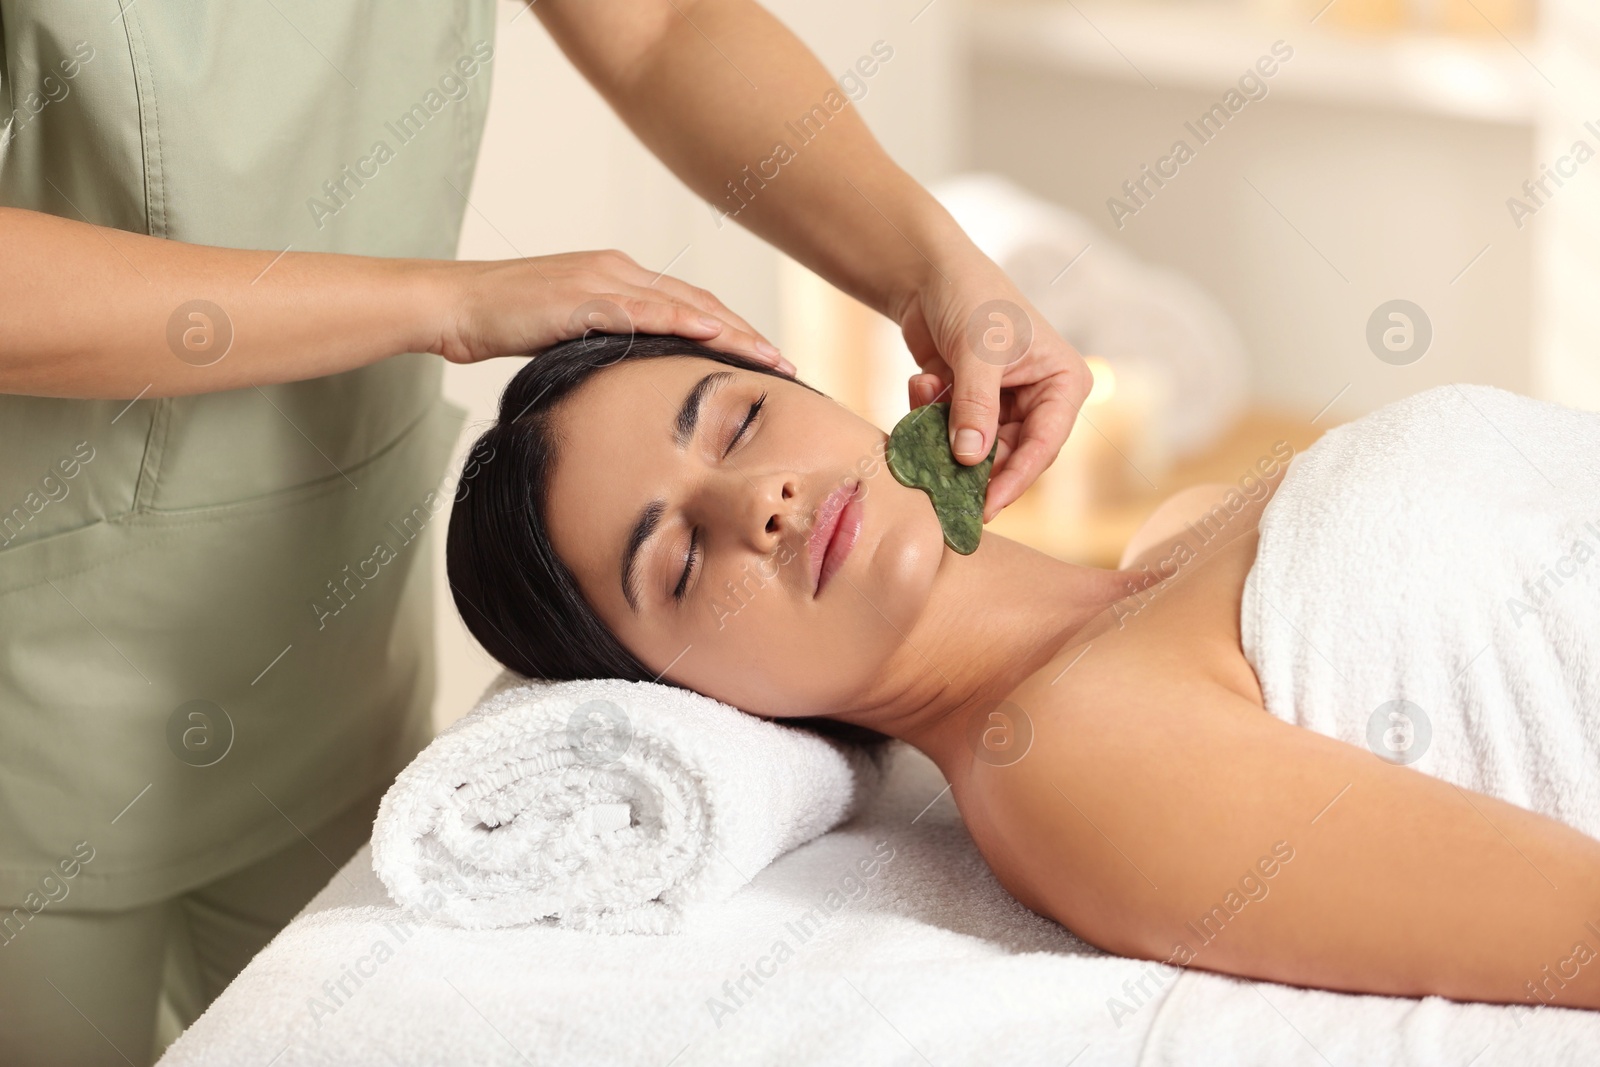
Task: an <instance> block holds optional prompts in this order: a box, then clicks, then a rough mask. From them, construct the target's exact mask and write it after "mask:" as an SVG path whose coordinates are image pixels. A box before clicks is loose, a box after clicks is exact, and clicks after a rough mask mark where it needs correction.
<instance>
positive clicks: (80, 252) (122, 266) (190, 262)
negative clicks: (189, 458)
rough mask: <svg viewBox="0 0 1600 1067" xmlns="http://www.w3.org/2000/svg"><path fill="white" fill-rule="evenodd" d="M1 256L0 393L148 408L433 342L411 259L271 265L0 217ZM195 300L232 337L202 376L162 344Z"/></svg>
mask: <svg viewBox="0 0 1600 1067" xmlns="http://www.w3.org/2000/svg"><path fill="white" fill-rule="evenodd" d="M0 249H3V250H4V251H3V252H0V393H16V394H25V395H34V396H60V397H102V398H118V397H134V396H138V395H140V394H141V393H142V394H143V395H144V396H147V397H158V396H181V395H186V394H191V393H204V392H214V391H218V390H222V389H234V388H240V387H244V386H249V385H264V384H268V383H277V382H287V381H299V380H301V379H305V378H314V377H320V376H322V375H326V374H335V373H338V372H340V371H346V370H352V369H354V368H356V367H361V366H365V365H367V364H369V363H375V362H377V361H378V360H380V359H383V358H385V357H387V356H392V355H396V354H398V353H401V352H407V351H414V350H416V348H417V346H418V344H419V343H420V342H422V341H424V340H425V339H426V338H427V337H428V335H429V329H430V326H431V328H432V329H433V331H434V333H435V334H436V333H437V326H438V322H437V317H436V316H434V317H432V318H430V315H431V309H432V308H433V307H436V305H437V300H436V299H434V298H433V296H432V289H430V285H431V283H430V282H429V281H428V280H427V278H426V274H425V272H423V271H420V270H419V269H418V263H419V261H408V260H393V259H378V258H369V257H364V256H341V255H327V254H311V253H300V254H296V253H290V254H288V255H286V256H284V257H283V258H282V259H280V260H278V261H277V262H276V263H274V262H273V259H274V257H275V256H276V255H277V253H275V252H262V251H244V250H239V249H231V248H212V247H209V246H205V245H192V244H184V243H182V242H178V241H168V240H162V239H159V238H155V237H149V236H145V235H143V234H134V233H128V232H125V231H122V230H114V229H108V228H105V227H95V226H90V225H89V224H87V223H82V222H75V221H72V220H68V219H62V218H57V217H55V216H53V215H47V214H42V213H39V212H34V211H23V210H18V209H11V208H0ZM269 265H270V266H269ZM263 272H265V273H263ZM196 299H204V300H207V301H210V302H211V303H213V304H215V305H217V306H218V307H220V308H221V309H222V310H223V313H224V314H225V315H226V318H227V323H226V326H227V328H231V330H232V332H233V341H232V344H231V347H229V349H228V350H227V352H226V355H225V356H223V358H221V359H220V360H218V361H217V362H215V363H211V364H210V365H209V366H197V365H195V363H197V362H203V361H204V360H205V359H206V358H207V356H206V354H205V351H204V349H203V348H202V349H201V350H200V351H198V352H193V351H189V352H186V353H185V354H186V355H187V356H188V359H189V361H186V360H185V359H184V358H180V356H179V355H178V353H177V352H175V351H174V350H173V348H172V346H171V345H170V344H169V338H168V334H169V322H170V320H171V319H172V318H173V315H174V313H175V312H178V310H179V309H180V308H181V307H183V305H185V304H187V303H188V302H190V301H192V300H196ZM183 320H184V324H185V328H187V327H189V326H192V325H194V324H196V323H197V322H198V321H199V320H189V319H188V318H187V317H186V315H185V316H183ZM213 325H218V324H213Z"/></svg>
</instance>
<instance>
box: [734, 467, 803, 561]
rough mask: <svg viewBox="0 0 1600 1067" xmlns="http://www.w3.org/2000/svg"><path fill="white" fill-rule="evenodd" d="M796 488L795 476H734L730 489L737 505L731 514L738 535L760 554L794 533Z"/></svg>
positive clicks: (778, 474) (779, 474)
mask: <svg viewBox="0 0 1600 1067" xmlns="http://www.w3.org/2000/svg"><path fill="white" fill-rule="evenodd" d="M797 486H798V481H797V480H796V479H795V478H794V477H793V476H792V475H789V474H785V473H781V472H771V473H767V474H754V473H750V472H746V473H745V475H744V476H742V477H741V476H740V475H738V474H735V475H734V476H733V479H732V480H731V481H730V482H729V483H728V489H729V491H730V493H732V494H734V496H735V499H736V501H737V502H736V503H734V504H733V506H731V507H730V508H729V509H728V514H729V515H730V516H732V517H733V518H734V521H735V522H736V523H737V528H736V530H735V533H736V535H737V536H738V537H739V538H740V539H741V540H744V541H747V542H748V543H749V544H750V546H751V547H752V548H754V549H756V550H757V551H761V552H770V551H771V550H773V549H774V548H776V547H777V546H778V544H779V542H781V541H782V540H783V539H784V538H786V537H788V536H789V535H790V534H791V533H792V532H793V527H794V522H795V519H794V516H795V508H796V505H797V503H798V497H797V495H796V494H797Z"/></svg>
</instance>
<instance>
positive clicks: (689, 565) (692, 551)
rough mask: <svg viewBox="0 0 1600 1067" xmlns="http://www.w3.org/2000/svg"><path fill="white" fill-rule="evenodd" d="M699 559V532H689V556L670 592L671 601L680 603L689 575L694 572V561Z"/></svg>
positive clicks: (684, 560)
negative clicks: (676, 583) (675, 585)
mask: <svg viewBox="0 0 1600 1067" xmlns="http://www.w3.org/2000/svg"><path fill="white" fill-rule="evenodd" d="M699 557H700V531H699V529H698V528H697V529H694V530H690V531H689V554H688V555H687V556H685V557H684V559H683V574H682V575H681V576H680V577H679V578H678V585H677V588H675V589H674V590H673V591H672V599H673V600H679V601H681V600H682V599H683V594H684V590H686V589H688V588H689V574H690V572H691V571H693V570H694V563H695V560H696V559H698V558H699Z"/></svg>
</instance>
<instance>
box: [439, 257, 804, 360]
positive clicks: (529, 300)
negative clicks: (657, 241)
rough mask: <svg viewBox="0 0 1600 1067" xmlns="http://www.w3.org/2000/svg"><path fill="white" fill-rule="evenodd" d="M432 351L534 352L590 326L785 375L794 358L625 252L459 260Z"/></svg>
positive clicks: (445, 281)
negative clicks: (673, 341) (661, 338)
mask: <svg viewBox="0 0 1600 1067" xmlns="http://www.w3.org/2000/svg"><path fill="white" fill-rule="evenodd" d="M439 277H440V279H441V283H442V285H443V291H444V293H445V299H444V303H443V305H442V308H441V321H440V325H439V333H438V340H437V342H436V343H435V344H434V345H432V346H431V348H430V351H432V352H434V353H436V354H437V355H441V356H443V357H444V358H445V359H447V360H449V361H450V362H452V363H476V362H478V361H479V360H484V359H491V358H493V357H495V356H508V355H524V354H527V353H529V352H536V351H538V350H540V349H542V348H545V347H548V346H549V345H553V344H555V343H556V342H558V341H565V340H568V339H570V338H574V337H582V336H584V335H585V334H586V333H589V332H599V333H659V334H676V335H678V336H680V337H687V338H690V339H691V340H695V341H699V342H700V343H702V344H704V345H706V346H708V347H710V348H716V349H719V350H721V351H725V352H734V353H737V354H739V355H744V356H749V357H750V358H752V359H755V360H759V361H760V362H762V363H765V364H767V365H769V366H772V367H776V368H778V369H779V370H781V371H783V372H784V373H785V374H793V373H794V365H793V364H792V363H790V362H789V361H788V360H786V359H784V358H783V357H782V355H780V354H779V352H778V349H777V348H776V347H775V346H774V345H772V343H771V342H769V341H768V340H767V339H766V338H765V337H762V336H761V334H759V333H757V332H756V330H755V329H754V327H752V326H751V325H750V324H749V323H748V322H746V321H744V319H742V318H740V317H739V316H738V315H735V314H734V313H733V312H732V311H729V310H728V308H727V307H726V306H725V305H724V304H723V303H722V301H720V300H718V299H717V298H716V297H715V296H713V295H711V294H710V293H709V292H707V291H706V290H704V289H697V288H695V287H694V286H692V285H689V284H688V283H686V282H683V281H680V280H678V279H677V278H673V277H670V276H668V275H666V274H658V273H656V272H655V271H650V270H646V269H645V268H644V267H641V266H640V265H639V264H638V263H636V262H634V261H633V259H632V258H631V257H629V256H627V255H625V254H624V253H622V252H616V251H604V252H568V253H563V254H561V255H554V256H532V257H528V258H525V259H507V260H493V261H488V262H467V263H451V264H448V265H446V266H445V269H444V272H443V273H442V275H440V276H439Z"/></svg>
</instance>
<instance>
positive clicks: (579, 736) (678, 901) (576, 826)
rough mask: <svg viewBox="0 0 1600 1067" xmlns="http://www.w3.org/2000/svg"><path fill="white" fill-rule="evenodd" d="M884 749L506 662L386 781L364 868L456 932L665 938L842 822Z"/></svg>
mask: <svg viewBox="0 0 1600 1067" xmlns="http://www.w3.org/2000/svg"><path fill="white" fill-rule="evenodd" d="M885 749H886V746H885V745H883V744H870V745H857V744H848V743H845V742H841V741H835V740H833V739H831V738H825V737H821V736H819V735H817V734H815V733H812V732H810V731H807V730H802V729H797V728H795V727H791V726H782V725H778V724H776V723H772V722H767V721H765V720H762V719H758V718H756V717H754V716H751V715H747V714H745V713H744V712H741V711H739V710H738V709H736V708H732V707H729V706H728V705H726V704H722V703H720V702H718V701H715V700H712V699H710V698H709V697H704V696H701V695H699V694H697V693H692V692H687V691H685V690H682V689H677V688H674V687H672V686H667V685H660V684H656V683H653V682H624V681H619V680H616V679H606V680H599V681H583V682H557V683H550V682H530V681H528V680H527V679H524V678H521V677H519V676H517V675H514V674H511V673H510V672H509V671H507V672H503V673H502V674H501V675H500V676H499V677H498V678H497V679H496V680H495V682H494V683H493V684H492V685H491V686H490V687H489V689H488V690H487V691H486V692H485V694H484V696H483V699H481V700H480V701H479V703H478V705H477V706H476V707H475V708H474V709H473V710H472V711H471V712H469V713H468V714H467V715H466V716H464V717H463V718H462V719H460V720H459V721H458V722H456V723H454V724H452V725H451V726H449V727H448V728H446V729H445V730H443V731H441V732H440V734H439V736H438V737H436V738H435V739H434V740H433V742H432V743H431V744H429V745H428V747H427V748H426V749H424V750H423V751H422V752H421V753H419V754H418V755H417V758H416V759H415V760H413V761H412V763H411V765H410V766H408V767H407V768H406V769H405V770H404V771H402V772H401V773H400V775H399V777H398V778H396V779H395V783H394V785H392V786H390V788H389V791H388V793H386V794H385V795H384V798H383V802H382V804H381V805H380V806H379V809H378V818H377V821H376V823H375V824H374V826H373V833H372V866H373V870H374V871H375V872H376V873H377V875H378V877H379V879H381V880H382V882H383V884H384V885H385V886H386V887H387V888H388V890H389V893H390V895H391V896H392V897H393V898H394V900H395V903H397V904H399V905H401V906H403V907H406V908H408V909H409V910H411V911H413V912H415V913H418V914H420V915H423V916H426V917H429V918H433V919H437V920H440V921H443V922H446V923H451V924H453V925H457V926H463V927H469V928H485V927H500V926H510V925H514V924H517V923H528V922H536V921H541V920H543V921H547V922H551V923H554V924H556V925H560V926H566V927H572V928H576V929H583V930H594V931H601V932H608V933H671V932H674V931H677V930H679V929H682V928H683V926H684V925H685V923H686V922H688V921H690V919H691V918H692V916H693V915H694V914H695V913H696V912H697V911H699V910H701V909H705V908H710V907H713V906H715V905H716V904H717V903H719V902H721V901H724V900H726V899H727V898H728V897H730V896H732V895H733V893H734V892H736V891H737V890H738V889H740V888H741V887H743V886H744V885H745V884H747V883H748V882H749V881H750V880H751V879H752V878H753V877H755V875H756V874H757V873H758V872H759V871H760V870H761V869H762V868H764V867H765V866H766V865H767V864H769V863H771V862H772V861H773V860H774V859H776V858H777V857H779V856H781V855H783V854H784V853H785V852H788V851H789V850H790V849H793V848H797V847H798V846H800V845H803V844H805V843H806V842H807V841H810V840H811V839H812V838H814V837H817V836H819V835H821V834H824V833H826V832H828V831H829V830H831V829H833V828H834V827H835V826H838V825H839V824H840V823H842V822H845V821H846V820H848V819H850V818H851V817H852V816H853V815H854V814H855V813H856V812H857V811H859V810H860V809H861V807H862V805H863V804H864V803H865V802H866V801H867V800H868V799H869V798H870V797H871V796H872V795H873V794H874V793H875V792H876V791H877V790H878V788H879V787H880V786H881V785H882V780H883V768H884V761H885V756H886V752H885Z"/></svg>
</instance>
